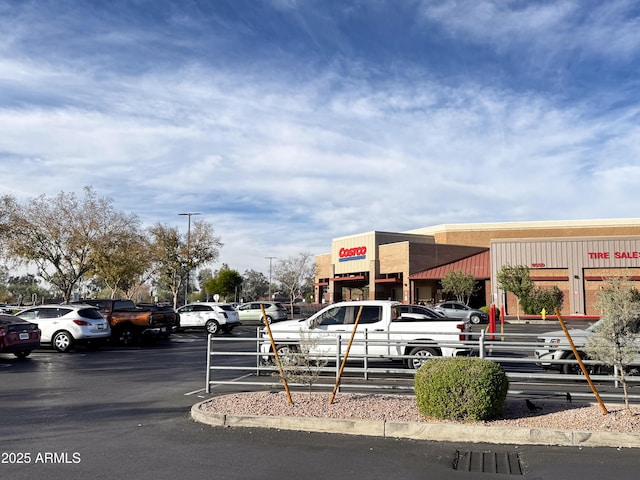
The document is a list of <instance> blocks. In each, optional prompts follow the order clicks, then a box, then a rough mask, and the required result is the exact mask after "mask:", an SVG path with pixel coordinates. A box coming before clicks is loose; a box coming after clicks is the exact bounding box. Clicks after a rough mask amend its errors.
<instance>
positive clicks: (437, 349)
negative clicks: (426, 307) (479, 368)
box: [260, 300, 471, 369]
mask: <svg viewBox="0 0 640 480" xmlns="http://www.w3.org/2000/svg"><path fill="white" fill-rule="evenodd" d="M361 307H362V311H361V313H360V319H359V321H358V326H357V328H356V334H355V336H354V341H353V343H352V345H351V349H350V350H349V358H350V359H352V358H354V357H355V358H357V357H360V358H362V357H363V356H364V355H366V356H367V358H368V359H369V360H371V359H376V358H378V359H396V360H403V361H404V362H405V364H406V366H407V367H409V368H412V369H418V368H420V366H421V365H422V364H423V363H424V362H425V361H426V360H427V359H428V358H429V357H436V356H445V357H452V356H458V355H461V356H462V355H469V354H470V349H469V348H467V347H465V346H464V344H463V342H464V340H465V334H466V333H467V332H469V331H470V328H471V327H470V325H469V323H468V322H467V321H465V320H460V319H455V320H454V319H445V320H434V319H421V318H415V317H409V316H406V317H403V316H402V314H401V312H400V303H399V302H393V301H387V300H363V301H354V302H339V303H335V304H332V305H329V306H328V307H325V308H324V309H322V310H320V311H319V312H318V313H316V314H315V315H313V316H311V317H309V318H307V319H302V320H288V321H285V322H278V323H276V324H272V325H271V333H272V335H273V338H274V343H275V345H276V350H277V351H278V354H279V355H280V356H286V355H287V354H289V352H290V351H291V350H292V349H298V348H299V345H300V342H301V341H305V339H308V344H309V346H310V348H309V353H310V354H311V355H322V356H336V355H337V349H338V337H339V338H340V342H339V344H340V350H341V355H344V354H345V352H346V349H347V346H348V344H349V340H350V338H351V335H352V332H353V327H354V324H355V321H356V318H357V317H358V313H359V312H360V308H361ZM263 337H264V339H265V340H264V341H263V342H262V343H261V345H260V349H261V352H262V353H263V354H264V357H263V358H265V359H272V356H273V353H272V351H273V349H272V346H271V342H270V340H269V336H268V332H267V329H266V328H264V329H263ZM365 338H366V341H365ZM403 357H404V358H403Z"/></svg>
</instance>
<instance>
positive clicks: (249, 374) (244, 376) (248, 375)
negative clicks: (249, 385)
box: [184, 373, 253, 397]
mask: <svg viewBox="0 0 640 480" xmlns="http://www.w3.org/2000/svg"><path fill="white" fill-rule="evenodd" d="M252 376H253V373H247V374H246V375H242V376H241V377H238V378H234V379H233V380H231V381H232V382H237V381H239V380H244V379H245V378H247V377H252ZM219 386H220V385H214V386H213V387H211V388H217V387H219ZM205 390H206V388H200V389H198V390H194V391H193V392H188V393H185V394H184V396H185V397H187V396H189V395H195V394H197V393H200V392H204V391H205Z"/></svg>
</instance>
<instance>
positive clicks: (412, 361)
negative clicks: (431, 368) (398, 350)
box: [407, 347, 439, 370]
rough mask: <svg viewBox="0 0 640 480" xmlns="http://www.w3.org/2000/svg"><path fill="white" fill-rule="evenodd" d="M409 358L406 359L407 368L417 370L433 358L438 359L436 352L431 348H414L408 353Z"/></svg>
mask: <svg viewBox="0 0 640 480" xmlns="http://www.w3.org/2000/svg"><path fill="white" fill-rule="evenodd" d="M409 355H411V358H409V359H407V367H409V368H410V369H412V370H418V369H419V368H420V367H421V366H422V365H424V363H425V362H426V361H428V360H429V359H431V358H433V357H438V356H439V355H438V352H437V351H436V349H435V348H431V347H414V348H412V349H411V351H410V352H409Z"/></svg>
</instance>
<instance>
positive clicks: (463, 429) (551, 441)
mask: <svg viewBox="0 0 640 480" xmlns="http://www.w3.org/2000/svg"><path fill="white" fill-rule="evenodd" d="M206 402H207V400H205V401H203V402H200V403H197V404H195V405H193V406H192V407H191V418H192V419H193V420H194V421H196V422H200V423H203V424H206V425H211V426H214V427H250V428H272V429H278V430H299V431H305V432H319V433H339V434H344V435H364V436H375V437H389V438H405V439H412V440H432V441H442V442H465V443H467V442H472V443H495V444H510V445H555V446H568V447H614V448H640V434H631V433H618V432H585V431H578V430H575V431H574V430H550V429H539V428H527V427H487V426H483V425H460V424H451V423H428V422H392V421H385V420H354V419H334V418H309V417H268V416H254V415H227V414H223V413H208V412H204V411H203V410H202V408H201V407H202V405H203V404H204V403H206Z"/></svg>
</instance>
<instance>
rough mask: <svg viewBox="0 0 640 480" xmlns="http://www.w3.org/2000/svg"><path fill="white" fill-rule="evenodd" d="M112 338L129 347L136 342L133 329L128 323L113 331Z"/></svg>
mask: <svg viewBox="0 0 640 480" xmlns="http://www.w3.org/2000/svg"><path fill="white" fill-rule="evenodd" d="M114 338H115V340H116V342H117V343H118V344H119V345H122V346H125V347H130V346H131V345H134V344H135V343H136V336H135V333H134V331H133V329H132V328H131V327H130V326H128V325H123V326H121V327H118V328H117V329H116V330H115V332H114Z"/></svg>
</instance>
